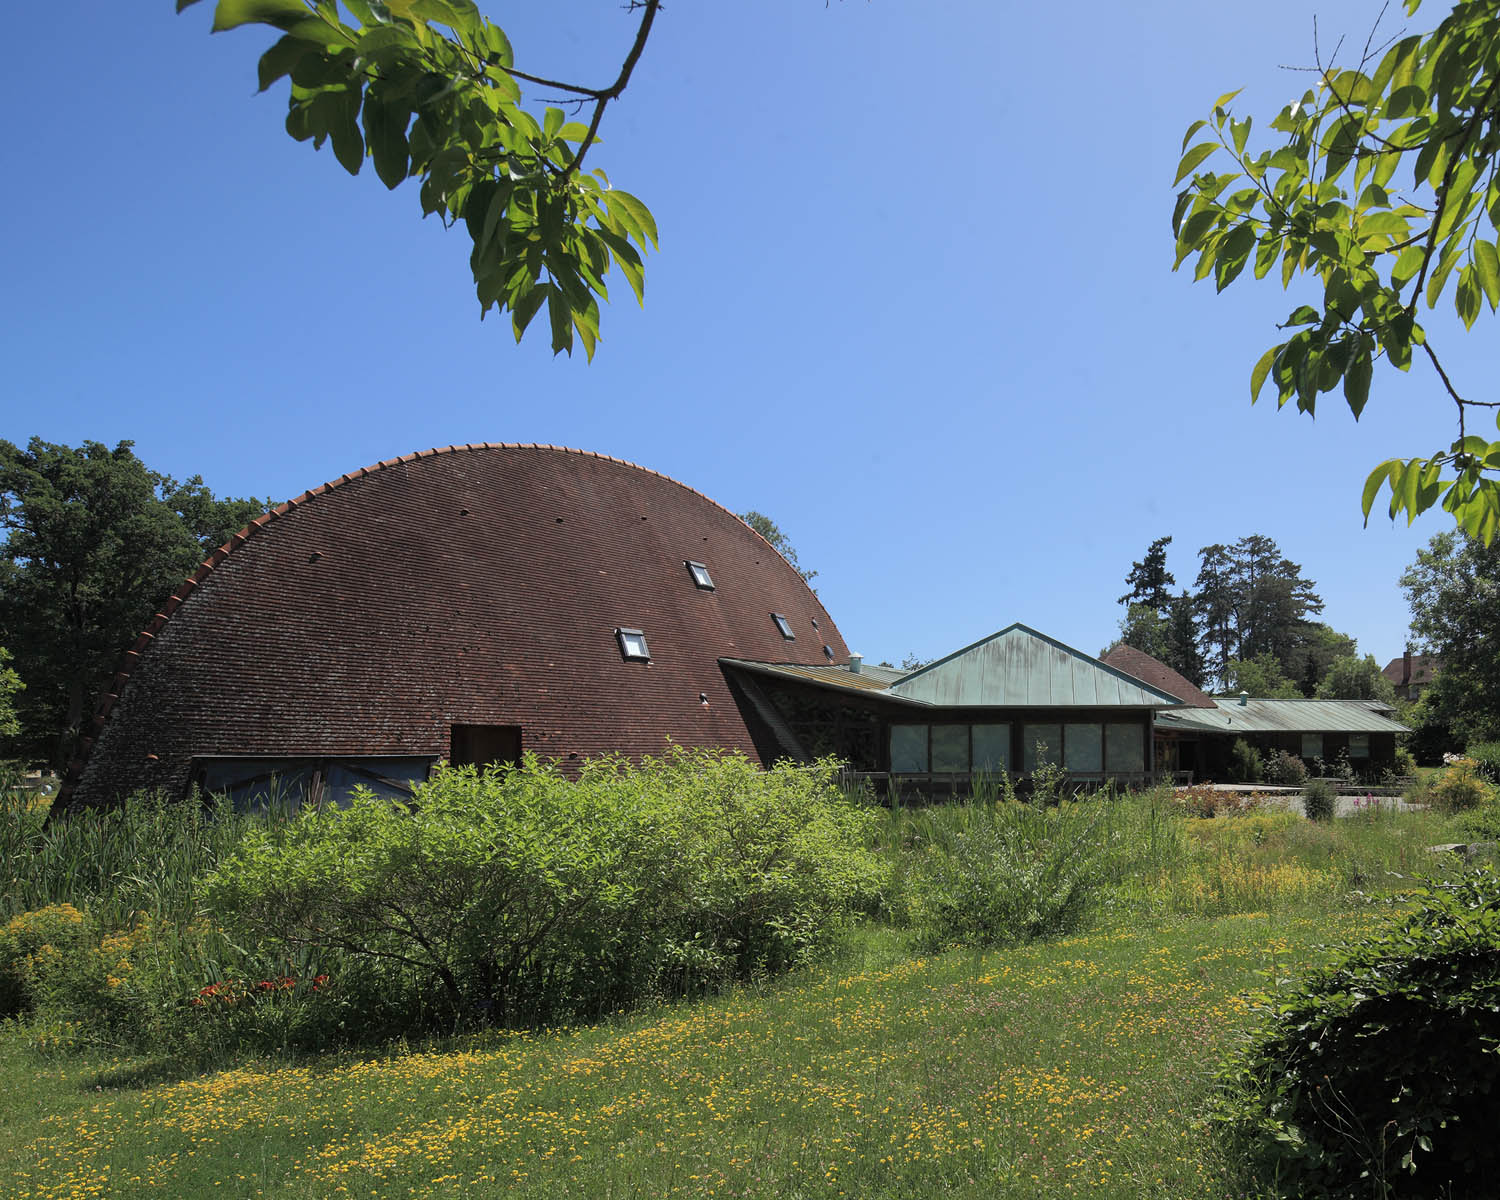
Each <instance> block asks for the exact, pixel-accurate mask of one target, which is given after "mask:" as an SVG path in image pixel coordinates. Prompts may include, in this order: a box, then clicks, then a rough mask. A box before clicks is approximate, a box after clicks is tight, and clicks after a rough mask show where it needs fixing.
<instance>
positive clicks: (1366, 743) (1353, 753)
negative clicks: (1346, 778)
mask: <svg viewBox="0 0 1500 1200" xmlns="http://www.w3.org/2000/svg"><path fill="white" fill-rule="evenodd" d="M1349 757H1350V758H1369V757H1370V735H1369V734H1368V733H1351V734H1350V735H1349Z"/></svg>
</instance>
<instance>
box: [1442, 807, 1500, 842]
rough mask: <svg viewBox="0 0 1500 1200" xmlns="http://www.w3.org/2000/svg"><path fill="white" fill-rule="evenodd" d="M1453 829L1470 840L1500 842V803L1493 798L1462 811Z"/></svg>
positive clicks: (1455, 819) (1455, 820) (1456, 818)
mask: <svg viewBox="0 0 1500 1200" xmlns="http://www.w3.org/2000/svg"><path fill="white" fill-rule="evenodd" d="M1453 830H1454V832H1455V833H1456V834H1458V835H1459V836H1461V837H1463V838H1465V839H1467V840H1469V841H1474V842H1500V803H1497V802H1496V801H1495V800H1493V799H1492V800H1490V801H1489V802H1488V803H1485V804H1479V805H1476V806H1475V807H1473V808H1471V809H1468V810H1467V811H1465V812H1462V813H1460V814H1459V815H1458V816H1457V817H1455V818H1454V821H1453Z"/></svg>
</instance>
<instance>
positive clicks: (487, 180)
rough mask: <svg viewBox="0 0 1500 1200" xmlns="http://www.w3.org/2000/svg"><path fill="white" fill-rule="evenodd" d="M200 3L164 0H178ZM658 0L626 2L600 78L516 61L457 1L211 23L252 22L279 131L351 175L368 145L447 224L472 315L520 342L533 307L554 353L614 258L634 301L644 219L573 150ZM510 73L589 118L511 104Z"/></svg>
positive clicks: (589, 348)
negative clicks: (260, 32) (622, 38)
mask: <svg viewBox="0 0 1500 1200" xmlns="http://www.w3.org/2000/svg"><path fill="white" fill-rule="evenodd" d="M196 3H199V0H177V9H178V11H179V12H181V11H182V10H183V9H184V8H187V7H189V6H190V5H193V4H196ZM660 6H661V2H660V0H632V2H631V3H630V4H629V5H628V8H629V10H630V11H632V12H637V13H639V21H638V23H637V27H636V33H635V38H634V41H633V42H632V44H631V46H630V49H629V51H628V52H627V53H626V55H625V58H624V61H623V63H622V65H621V68H620V71H619V73H618V75H617V76H616V77H615V79H614V81H613V82H612V83H609V84H607V85H606V86H604V87H588V86H585V85H582V84H573V83H564V82H561V81H558V80H553V79H547V78H544V77H542V76H539V75H533V74H529V73H527V72H524V71H520V70H517V69H516V67H515V61H514V60H515V55H514V52H513V50H512V48H511V44H510V40H509V39H508V38H507V37H506V35H505V32H504V30H502V29H501V28H500V27H499V26H497V25H495V24H493V23H492V22H490V21H488V20H486V19H485V18H484V17H482V16H481V15H480V13H479V10H478V9H477V8H476V7H475V5H474V4H473V2H472V0H384V2H381V0H341V2H340V0H218V4H217V5H216V7H215V10H214V20H213V29H214V31H215V32H219V31H222V30H226V29H235V28H238V27H240V26H242V25H251V24H259V25H267V26H270V27H271V28H273V29H275V30H278V31H279V32H280V34H281V36H280V38H279V39H278V40H277V41H276V42H275V43H274V44H273V45H272V46H271V47H270V48H269V49H268V50H267V51H266V52H265V53H264V54H263V55H262V56H261V59H260V67H259V80H260V90H261V91H265V90H266V89H267V88H269V87H271V86H272V85H273V84H274V83H276V82H277V81H279V80H280V79H283V78H289V79H290V85H291V92H290V96H289V98H288V111H287V119H286V129H287V132H288V133H289V134H290V135H291V136H292V137H294V138H296V139H297V140H298V141H311V142H312V143H313V145H314V147H315V148H319V149H321V148H322V146H323V144H324V143H325V142H328V143H330V144H331V146H332V148H333V153H334V157H335V158H337V159H338V161H339V163H340V165H341V166H343V168H344V169H345V170H346V171H348V172H349V173H350V174H351V175H357V174H358V173H359V172H360V170H361V168H362V167H363V166H364V163H365V160H366V159H367V158H368V159H369V160H370V161H371V163H372V164H373V166H374V168H375V174H376V175H377V176H378V177H379V179H380V181H381V182H382V183H384V184H385V186H386V187H387V188H396V187H398V186H399V185H400V184H401V183H402V182H403V181H404V180H406V179H418V180H420V192H419V198H420V201H421V205H422V212H423V215H424V216H429V215H436V216H437V217H438V218H439V219H440V220H442V222H443V223H444V225H446V226H452V225H456V224H457V223H458V222H459V221H462V222H463V223H464V225H465V227H466V229H467V230H468V233H469V235H470V237H471V239H472V240H473V243H474V247H473V251H472V252H471V254H470V256H469V265H470V269H471V272H472V274H473V277H474V288H475V292H476V295H477V296H478V299H479V305H480V315H481V317H483V316H484V314H486V313H488V312H489V310H490V309H491V308H492V307H497V306H498V307H499V308H500V309H501V311H503V312H508V313H509V314H510V323H511V329H512V331H513V332H514V334H515V337H516V340H517V341H520V339H521V337H522V336H523V335H524V334H525V332H526V329H527V327H528V326H529V325H530V323H531V321H532V319H533V318H534V317H535V316H536V315H537V313H538V312H539V311H540V310H541V309H542V307H543V306H544V305H545V306H546V308H547V316H548V323H549V325H550V327H551V337H552V350H553V353H554V354H556V353H560V352H562V351H567V352H568V353H569V354H571V353H572V351H573V346H574V343H575V340H576V341H577V342H579V343H581V344H582V346H583V349H584V353H585V354H586V355H587V356H588V357H589V358H590V359H592V358H593V355H594V348H595V346H596V345H597V343H598V340H599V300H601V299H602V300H608V298H609V293H608V289H607V286H606V283H605V277H606V276H607V275H608V274H609V273H610V271H611V270H613V269H615V268H618V269H619V271H620V273H621V274H622V275H623V276H624V277H625V280H626V282H627V283H628V284H629V285H630V288H631V291H632V292H633V293H634V294H635V297H636V300H637V301H641V300H642V299H643V297H644V294H645V269H644V262H643V255H644V254H645V253H646V252H647V250H648V247H649V248H652V249H654V248H655V247H656V245H657V230H656V222H655V220H654V219H653V218H652V216H651V213H650V211H649V210H648V209H647V208H646V206H645V205H644V204H643V203H641V201H640V200H638V199H637V198H636V197H634V196H632V195H631V194H630V193H629V192H626V191H622V190H621V189H619V188H614V187H611V186H610V183H609V179H608V177H607V176H606V175H605V174H604V172H603V171H601V170H594V171H585V170H584V169H583V162H584V158H585V156H586V155H587V154H588V152H589V150H590V148H591V147H592V146H593V145H594V144H595V143H596V142H597V141H598V140H599V128H600V125H601V123H602V121H603V119H604V112H605V109H606V107H607V106H608V105H609V103H610V102H611V101H613V100H617V99H618V98H619V97H620V95H621V94H622V93H623V92H624V91H625V88H626V87H627V86H628V84H629V83H630V78H631V75H632V73H633V72H634V70H635V67H636V65H637V63H638V62H639V61H640V58H641V55H642V53H643V52H644V50H645V48H646V42H647V40H648V39H649V37H650V35H651V29H652V26H653V23H654V22H655V19H656V14H657V12H658V11H659V9H660ZM518 80H524V81H526V82H529V83H534V84H537V85H538V86H542V87H548V88H552V89H554V90H556V91H560V92H567V93H571V94H572V95H574V96H576V97H578V98H579V100H580V102H582V103H589V102H592V104H593V112H592V115H591V118H590V120H589V123H588V124H587V125H583V124H581V123H579V122H577V121H569V120H568V119H567V116H566V114H565V113H564V112H563V110H562V109H561V108H557V107H551V106H548V107H546V108H544V110H543V111H542V113H541V118H540V120H538V119H537V117H536V116H533V115H532V113H530V112H528V111H527V110H526V109H525V108H523V107H522V105H521V88H520V84H519V83H518V82H517V81H518Z"/></svg>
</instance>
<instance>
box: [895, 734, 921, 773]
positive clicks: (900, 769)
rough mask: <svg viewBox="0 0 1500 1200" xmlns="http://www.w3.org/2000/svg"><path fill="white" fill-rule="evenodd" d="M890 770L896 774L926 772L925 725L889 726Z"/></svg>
mask: <svg viewBox="0 0 1500 1200" xmlns="http://www.w3.org/2000/svg"><path fill="white" fill-rule="evenodd" d="M891 770H892V771H893V772H895V773H897V774H911V775H925V774H926V773H927V726H925V725H892V726H891Z"/></svg>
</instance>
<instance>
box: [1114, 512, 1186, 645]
mask: <svg viewBox="0 0 1500 1200" xmlns="http://www.w3.org/2000/svg"><path fill="white" fill-rule="evenodd" d="M1171 542H1172V539H1171V538H1170V537H1159V538H1157V539H1156V540H1155V541H1154V542H1152V543H1151V545H1150V546H1148V547H1147V548H1146V557H1145V558H1144V559H1142V560H1141V561H1140V562H1136V563H1131V564H1130V574H1129V575H1127V576H1126V577H1125V586H1126V587H1127V588H1129V589H1130V590H1129V591H1127V592H1126V593H1125V594H1124V595H1123V596H1121V597H1120V599H1119V603H1121V604H1124V605H1128V606H1131V607H1133V606H1135V605H1137V604H1144V605H1146V606H1148V607H1149V608H1151V609H1152V610H1153V611H1154V612H1156V613H1158V614H1165V613H1166V611H1167V606H1168V605H1169V604H1170V603H1171V602H1172V594H1171V592H1169V591H1168V590H1167V589H1168V588H1170V587H1171V586H1172V585H1173V584H1174V583H1176V582H1177V580H1176V579H1174V578H1173V577H1172V574H1171V572H1169V571H1168V570H1167V547H1168V546H1169V545H1171ZM1140 648H1141V647H1137V649H1140ZM1148 653H1149V651H1148Z"/></svg>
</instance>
